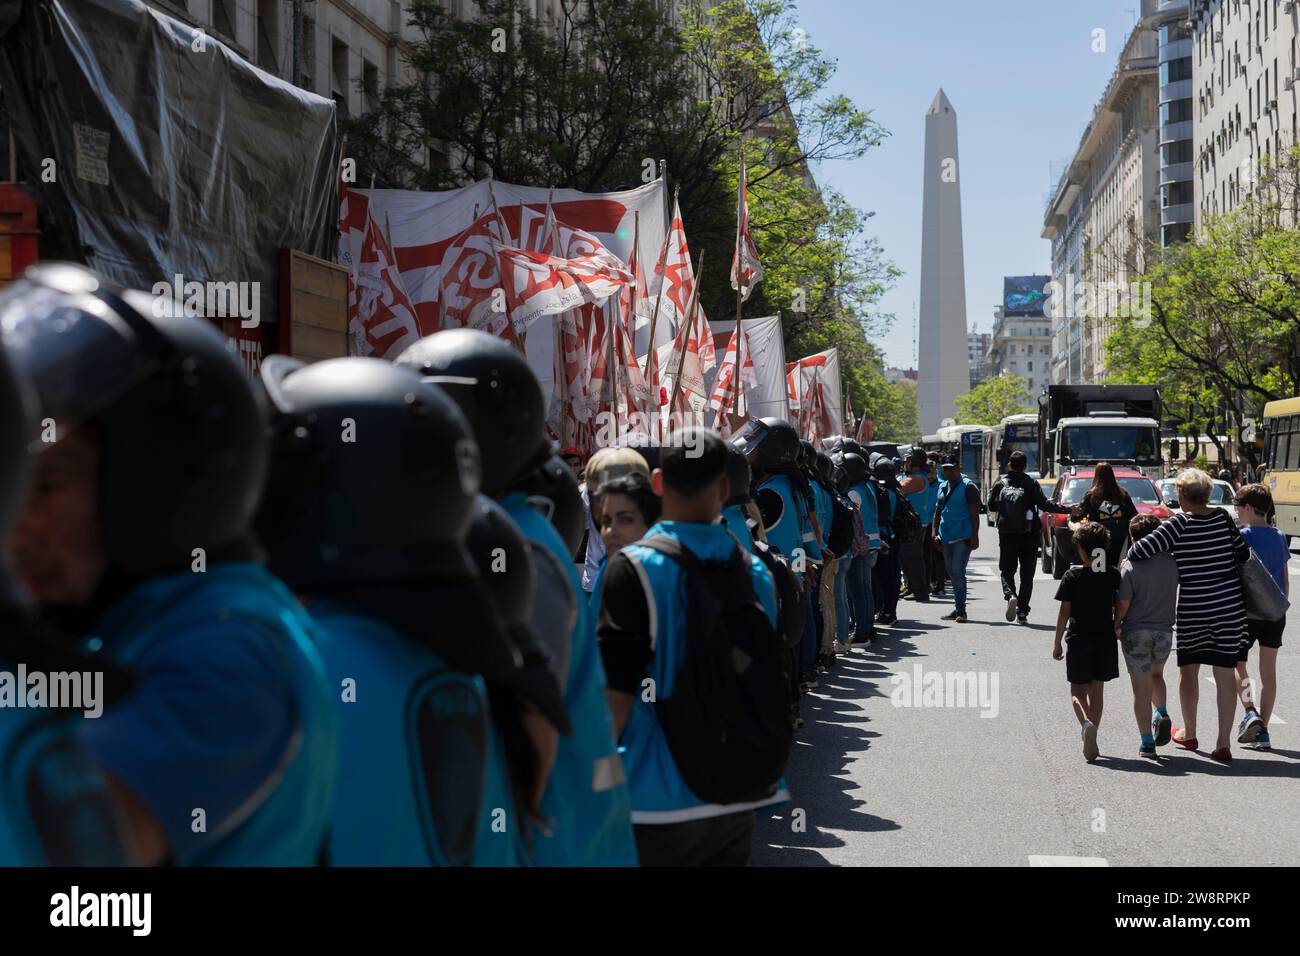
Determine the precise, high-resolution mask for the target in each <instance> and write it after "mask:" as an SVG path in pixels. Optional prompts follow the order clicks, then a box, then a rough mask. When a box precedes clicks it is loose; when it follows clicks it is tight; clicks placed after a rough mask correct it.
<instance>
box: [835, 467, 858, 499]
mask: <svg viewBox="0 0 1300 956" xmlns="http://www.w3.org/2000/svg"><path fill="white" fill-rule="evenodd" d="M831 481H832V482H833V483H834V485H835V490H836V491H838V492H839V493H840V494H841V495H847V494H848V493H849V489H850V488H852V487H853V479H852V478H850V477H849V473H848V472H847V471H845V470H844V466H843V465H835V466H833V470H832V471H831Z"/></svg>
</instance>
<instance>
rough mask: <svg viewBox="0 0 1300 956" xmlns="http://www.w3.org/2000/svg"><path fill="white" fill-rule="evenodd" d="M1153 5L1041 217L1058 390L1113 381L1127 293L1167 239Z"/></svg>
mask: <svg viewBox="0 0 1300 956" xmlns="http://www.w3.org/2000/svg"><path fill="white" fill-rule="evenodd" d="M1155 7H1156V4H1155V0H1143V2H1142V13H1143V16H1142V19H1141V20H1140V21H1139V22H1138V24H1137V25H1136V26H1135V27H1134V28H1133V31H1132V32H1131V33H1130V34H1129V35H1128V37H1127V38H1126V40H1125V42H1124V47H1123V49H1122V50H1121V51H1120V54H1119V59H1118V62H1117V63H1116V66H1115V71H1114V72H1113V73H1112V74H1111V78H1110V81H1109V82H1108V83H1107V85H1106V89H1105V91H1104V93H1103V94H1102V97H1101V99H1100V100H1099V101H1098V102H1097V105H1096V106H1095V107H1094V108H1093V114H1092V120H1091V121H1090V122H1089V123H1088V126H1087V128H1086V129H1085V130H1084V132H1083V136H1082V137H1081V139H1080V141H1079V146H1078V148H1077V149H1076V150H1075V153H1074V156H1073V158H1072V159H1071V160H1070V162H1069V164H1068V165H1067V167H1066V169H1065V171H1064V173H1063V174H1062V176H1061V178H1060V180H1059V182H1058V183H1056V185H1055V186H1054V188H1053V190H1052V192H1051V194H1050V196H1049V198H1048V203H1047V209H1046V211H1045V213H1044V216H1043V232H1042V236H1043V238H1044V239H1048V240H1050V241H1051V243H1052V282H1053V284H1054V287H1055V289H1056V290H1057V296H1056V297H1054V305H1053V306H1049V310H1048V315H1049V317H1050V318H1051V319H1052V381H1053V382H1098V381H1101V380H1103V379H1104V378H1105V375H1106V364H1105V342H1106V339H1107V337H1108V336H1109V335H1110V334H1111V332H1113V331H1114V329H1115V323H1116V322H1117V321H1121V320H1123V319H1124V318H1125V316H1126V315H1127V314H1128V310H1129V306H1128V304H1127V302H1126V293H1127V291H1128V290H1129V288H1130V286H1129V283H1130V282H1132V281H1133V280H1134V279H1135V277H1136V276H1137V275H1138V274H1140V273H1141V272H1143V271H1144V270H1145V267H1146V258H1145V247H1146V245H1147V244H1148V243H1157V242H1159V239H1160V201H1161V197H1160V150H1159V143H1160V130H1159V110H1158V108H1157V107H1158V94H1159V52H1160V50H1159V34H1158V27H1159V24H1160V22H1161V21H1162V17H1161V15H1160V14H1159V12H1158V11H1157V10H1156V8H1155Z"/></svg>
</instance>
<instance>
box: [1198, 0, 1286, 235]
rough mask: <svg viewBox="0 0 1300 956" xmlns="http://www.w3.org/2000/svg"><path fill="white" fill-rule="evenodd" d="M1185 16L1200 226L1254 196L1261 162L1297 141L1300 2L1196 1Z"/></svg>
mask: <svg viewBox="0 0 1300 956" xmlns="http://www.w3.org/2000/svg"><path fill="white" fill-rule="evenodd" d="M1188 17H1189V19H1188V20H1187V22H1186V24H1185V28H1186V29H1187V31H1188V32H1189V38H1188V39H1187V40H1186V41H1185V42H1186V45H1187V47H1188V55H1189V57H1190V58H1191V59H1192V61H1193V63H1192V78H1193V80H1192V84H1193V87H1194V89H1193V92H1192V95H1194V96H1195V99H1196V109H1195V119H1194V123H1193V125H1194V131H1195V132H1194V135H1195V143H1196V152H1195V155H1194V156H1193V157H1192V158H1193V160H1194V176H1195V196H1194V202H1195V219H1196V226H1197V228H1200V226H1201V224H1202V223H1203V222H1204V220H1205V218H1206V217H1207V216H1213V215H1219V214H1222V213H1226V212H1230V211H1231V210H1232V209H1233V208H1235V207H1236V206H1237V205H1238V204H1240V203H1241V201H1242V200H1243V199H1245V198H1246V197H1247V196H1248V195H1250V194H1251V192H1253V190H1254V187H1255V184H1256V182H1257V181H1258V170H1259V167H1260V164H1261V162H1263V161H1266V160H1272V159H1274V158H1275V157H1277V156H1280V155H1282V154H1284V153H1285V152H1286V151H1287V150H1289V149H1290V148H1291V147H1292V146H1294V145H1295V144H1296V143H1297V142H1298V140H1297V129H1296V117H1297V97H1298V96H1300V91H1298V90H1297V89H1296V86H1297V84H1298V83H1300V39H1298V38H1297V18H1300V4H1298V3H1294V2H1289V0H1255V2H1254V3H1247V2H1241V0H1191V3H1190V11H1189V13H1188Z"/></svg>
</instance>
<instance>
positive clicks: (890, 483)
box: [871, 455, 902, 625]
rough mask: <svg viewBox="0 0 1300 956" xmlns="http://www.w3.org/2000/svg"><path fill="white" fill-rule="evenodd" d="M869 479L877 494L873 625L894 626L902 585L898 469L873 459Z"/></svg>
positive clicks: (879, 457)
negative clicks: (897, 530)
mask: <svg viewBox="0 0 1300 956" xmlns="http://www.w3.org/2000/svg"><path fill="white" fill-rule="evenodd" d="M871 460H872V462H874V464H873V466H872V478H873V479H874V482H873V484H874V486H875V489H874V490H875V493H876V507H877V510H878V513H879V516H880V522H879V527H880V556H879V557H878V558H877V559H876V566H875V568H874V571H873V583H874V585H875V592H874V593H875V594H876V595H878V597H879V599H878V602H877V608H876V623H877V624H883V625H890V624H895V623H897V621H898V597H899V593H900V591H901V585H902V581H901V580H900V578H899V573H900V572H899V566H898V547H899V543H898V540H897V537H896V535H895V533H894V517H895V515H896V514H897V513H898V508H899V501H900V498H899V495H898V479H897V473H898V469H897V467H896V466H895V465H894V463H893V462H892V461H890V460H889V459H888V458H885V457H884V456H883V455H872V456H871Z"/></svg>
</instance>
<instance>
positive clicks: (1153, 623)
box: [1115, 515, 1178, 760]
mask: <svg viewBox="0 0 1300 956" xmlns="http://www.w3.org/2000/svg"><path fill="white" fill-rule="evenodd" d="M1128 527H1129V536H1130V537H1131V538H1132V540H1133V542H1134V543H1135V544H1136V543H1137V542H1138V541H1141V540H1142V539H1143V538H1145V537H1146V536H1147V535H1149V534H1150V533H1151V532H1152V531H1155V530H1156V529H1157V528H1159V527H1160V519H1159V518H1157V517H1156V516H1155V515H1137V516H1136V517H1135V518H1133V520H1132V521H1130V522H1129V526H1128ZM1177 607H1178V563H1177V562H1176V561H1175V560H1174V559H1173V557H1172V556H1171V555H1169V554H1158V555H1156V556H1155V557H1154V558H1151V559H1150V560H1148V561H1139V562H1136V563H1134V562H1132V561H1125V562H1124V563H1123V564H1122V565H1120V571H1119V594H1118V595H1117V600H1116V603H1115V636H1116V637H1117V638H1119V641H1120V646H1121V647H1122V648H1123V650H1124V663H1125V665H1126V666H1127V667H1128V676H1129V680H1130V682H1132V684H1133V715H1134V716H1135V717H1136V718H1137V725H1138V733H1139V734H1140V735H1141V737H1142V741H1141V743H1140V744H1139V745H1138V756H1139V757H1146V758H1148V759H1150V760H1154V759H1155V758H1156V748H1157V747H1163V746H1164V745H1165V744H1167V743H1169V736H1170V732H1171V730H1172V728H1173V721H1171V720H1170V719H1169V710H1168V706H1167V705H1168V703H1169V691H1168V688H1167V687H1166V686H1165V673H1164V671H1165V662H1166V661H1167V660H1169V652H1170V650H1171V649H1172V648H1173V644H1174V617H1175V614H1176V611H1177ZM1153 704H1154V705H1155V713H1154V714H1152V710H1151V708H1152V705H1153Z"/></svg>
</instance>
